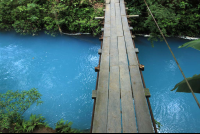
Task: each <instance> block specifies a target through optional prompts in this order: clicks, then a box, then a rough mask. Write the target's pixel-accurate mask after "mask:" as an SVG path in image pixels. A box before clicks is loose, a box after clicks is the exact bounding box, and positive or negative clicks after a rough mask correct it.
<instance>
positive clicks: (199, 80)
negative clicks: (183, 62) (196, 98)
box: [171, 74, 200, 93]
mask: <svg viewBox="0 0 200 134" xmlns="http://www.w3.org/2000/svg"><path fill="white" fill-rule="evenodd" d="M187 80H188V82H189V84H190V86H191V88H192V90H193V92H194V93H200V74H199V75H197V74H195V75H194V76H192V77H188V78H187ZM176 89H177V90H176ZM173 90H176V92H185V93H190V92H191V91H190V89H189V88H188V86H187V83H186V81H185V80H182V81H181V82H179V83H178V84H176V85H175V87H174V88H173V89H172V90H171V91H173Z"/></svg>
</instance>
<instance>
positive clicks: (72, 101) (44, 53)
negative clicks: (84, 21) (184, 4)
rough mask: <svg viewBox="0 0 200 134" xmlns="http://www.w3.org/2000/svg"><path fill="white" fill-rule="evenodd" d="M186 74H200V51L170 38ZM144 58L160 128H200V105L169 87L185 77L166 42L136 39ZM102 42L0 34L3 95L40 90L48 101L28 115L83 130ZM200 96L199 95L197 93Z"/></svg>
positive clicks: (86, 125)
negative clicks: (180, 47)
mask: <svg viewBox="0 0 200 134" xmlns="http://www.w3.org/2000/svg"><path fill="white" fill-rule="evenodd" d="M168 41H169V44H170V46H171V47H172V50H173V51H174V54H175V56H176V57H177V59H178V61H179V63H180V65H181V67H182V69H183V72H184V73H185V75H186V77H191V76H193V75H194V74H199V73H200V71H199V68H200V58H199V57H200V52H199V51H197V50H195V49H192V48H187V49H183V48H182V49H178V46H179V45H181V44H183V43H185V42H187V41H188V40H184V39H178V38H168ZM135 44H136V47H138V48H139V51H140V52H139V60H140V63H141V64H144V65H145V70H144V71H143V75H144V79H145V83H146V87H147V88H149V89H150V93H151V97H150V102H151V105H152V109H153V113H154V117H155V119H156V120H157V121H159V122H160V123H161V124H162V126H161V129H160V131H159V132H175V133H180V132H187V133H189V132H200V127H199V124H200V114H199V112H200V109H199V108H198V106H197V104H196V102H195V100H194V98H193V97H192V94H191V93H175V92H172V91H170V90H171V89H172V88H173V87H174V86H175V85H176V83H178V82H180V81H182V80H183V77H182V75H181V73H180V71H179V69H178V67H177V65H176V63H175V61H174V59H173V57H172V55H171V53H170V51H169V50H168V48H167V46H166V45H165V43H164V42H156V43H155V44H154V45H155V47H154V48H152V47H151V45H150V42H149V41H148V40H147V38H144V37H136V39H135ZM99 48H100V41H99V40H98V38H97V37H92V36H91V35H81V36H67V35H63V36H57V37H51V36H49V35H45V34H40V36H34V37H33V36H20V35H18V34H15V33H12V32H10V33H2V32H1V33H0V93H5V92H6V91H7V90H13V91H16V90H19V91H21V90H29V89H31V88H37V89H38V91H39V92H40V93H41V94H42V99H41V100H42V101H44V103H43V104H42V105H40V106H36V105H33V106H31V107H30V109H28V110H27V111H26V112H25V113H24V116H25V118H26V119H28V118H29V116H30V114H31V113H33V114H42V116H44V117H45V118H46V121H47V122H48V123H49V125H50V127H53V128H55V125H54V123H56V122H57V121H58V120H60V119H61V118H63V119H64V120H68V121H72V122H73V125H72V126H73V127H74V128H78V129H81V130H83V129H84V130H85V129H89V128H90V125H91V117H92V109H93V100H92V98H91V97H92V90H94V89H95V85H96V75H97V73H96V72H95V71H94V67H95V66H97V65H98V60H99V56H98V49H99ZM196 96H197V98H198V99H199V100H200V95H199V94H196Z"/></svg>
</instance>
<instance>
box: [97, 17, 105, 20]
mask: <svg viewBox="0 0 200 134" xmlns="http://www.w3.org/2000/svg"><path fill="white" fill-rule="evenodd" d="M95 19H96V20H100V19H104V17H95Z"/></svg>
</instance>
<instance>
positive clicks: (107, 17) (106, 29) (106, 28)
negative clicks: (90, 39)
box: [104, 4, 110, 37]
mask: <svg viewBox="0 0 200 134" xmlns="http://www.w3.org/2000/svg"><path fill="white" fill-rule="evenodd" d="M104 20H105V22H104V37H108V36H110V4H106V12H105V19H104Z"/></svg>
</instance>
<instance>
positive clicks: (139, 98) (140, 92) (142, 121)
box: [129, 66, 153, 133]
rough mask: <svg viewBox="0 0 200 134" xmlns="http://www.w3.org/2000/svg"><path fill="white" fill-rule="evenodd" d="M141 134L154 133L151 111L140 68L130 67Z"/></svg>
mask: <svg viewBox="0 0 200 134" xmlns="http://www.w3.org/2000/svg"><path fill="white" fill-rule="evenodd" d="M129 67H130V75H131V83H132V89H133V97H134V104H135V111H136V118H137V125H138V132H139V133H153V128H152V123H151V119H150V114H149V109H148V106H147V101H146V97H145V93H144V88H143V85H142V80H141V75H140V72H139V67H138V66H129Z"/></svg>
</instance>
